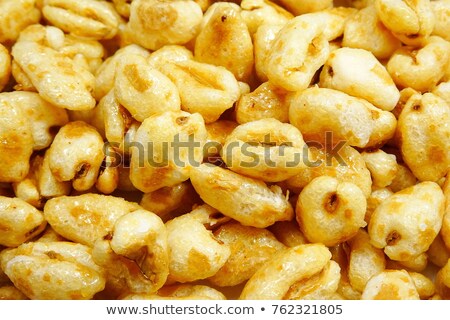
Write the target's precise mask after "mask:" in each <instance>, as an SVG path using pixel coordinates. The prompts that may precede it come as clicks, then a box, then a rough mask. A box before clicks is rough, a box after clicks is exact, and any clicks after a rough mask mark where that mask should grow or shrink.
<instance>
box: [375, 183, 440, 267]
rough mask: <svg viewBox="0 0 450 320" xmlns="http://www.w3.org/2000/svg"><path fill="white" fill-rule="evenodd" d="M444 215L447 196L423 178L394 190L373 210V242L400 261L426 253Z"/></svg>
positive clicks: (390, 256) (435, 185) (392, 257)
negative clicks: (396, 190)
mask: <svg viewBox="0 0 450 320" xmlns="http://www.w3.org/2000/svg"><path fill="white" fill-rule="evenodd" d="M443 216H444V196H443V193H442V190H441V188H440V187H439V186H438V185H437V184H436V183H434V182H422V183H419V184H417V185H415V186H412V187H409V188H406V189H404V190H402V191H400V192H397V193H395V194H394V195H392V196H391V197H389V198H387V199H386V200H385V201H383V202H382V203H381V204H380V205H379V206H378V207H377V208H376V209H375V211H374V212H373V214H372V217H371V219H370V222H369V228H368V231H369V235H370V239H371V243H372V244H373V245H374V246H375V247H377V248H381V249H384V252H385V253H386V255H387V256H388V257H389V258H391V259H393V260H398V261H406V260H411V259H412V258H414V257H416V256H418V255H420V254H422V253H424V252H425V251H427V250H428V248H429V246H430V245H431V243H432V242H433V240H434V238H435V237H436V236H437V234H438V232H439V230H440V229H441V226H442V218H443Z"/></svg>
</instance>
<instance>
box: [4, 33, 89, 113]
mask: <svg viewBox="0 0 450 320" xmlns="http://www.w3.org/2000/svg"><path fill="white" fill-rule="evenodd" d="M12 55H13V57H14V60H15V61H16V62H17V63H18V64H19V66H20V67H21V68H22V70H23V71H24V72H25V73H26V75H27V76H28V78H30V80H31V82H32V83H33V85H34V86H35V87H36V89H37V90H38V92H39V94H40V95H41V97H42V98H44V99H45V100H47V101H48V102H50V103H52V104H53V105H56V106H58V107H61V108H66V109H69V110H88V109H92V108H94V107H95V100H94V98H93V97H92V95H91V92H92V90H93V88H94V76H93V75H92V74H91V73H90V72H89V71H87V70H85V69H83V68H80V67H79V66H78V65H76V64H75V63H74V62H73V61H72V60H71V59H70V58H68V57H66V56H64V55H63V54H61V53H59V52H57V51H55V50H53V49H50V48H47V47H44V46H42V45H40V44H38V43H34V42H31V41H20V42H17V43H16V44H15V45H14V47H13V49H12Z"/></svg>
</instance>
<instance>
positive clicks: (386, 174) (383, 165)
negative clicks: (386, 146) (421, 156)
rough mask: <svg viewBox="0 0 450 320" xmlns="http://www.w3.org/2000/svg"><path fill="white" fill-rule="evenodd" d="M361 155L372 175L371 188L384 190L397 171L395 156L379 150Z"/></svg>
mask: <svg viewBox="0 0 450 320" xmlns="http://www.w3.org/2000/svg"><path fill="white" fill-rule="evenodd" d="M361 155H362V157H363V159H364V161H365V162H366V166H367V169H369V171H370V173H371V175H372V181H373V187H377V188H384V187H386V186H388V185H390V184H391V183H392V181H393V180H394V178H395V176H396V175H397V170H398V168H397V161H396V157H395V155H393V154H389V153H386V152H384V151H383V150H381V149H376V150H369V151H364V152H362V153H361Z"/></svg>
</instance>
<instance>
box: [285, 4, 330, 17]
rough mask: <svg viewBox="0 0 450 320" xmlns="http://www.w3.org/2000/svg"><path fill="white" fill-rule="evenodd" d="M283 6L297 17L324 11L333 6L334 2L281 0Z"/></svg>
mask: <svg viewBox="0 0 450 320" xmlns="http://www.w3.org/2000/svg"><path fill="white" fill-rule="evenodd" d="M280 2H281V4H282V5H283V6H284V7H286V8H287V9H288V10H289V11H290V12H292V13H293V14H295V15H296V16H298V15H301V14H304V13H309V12H317V11H322V10H324V9H327V8H330V7H332V6H333V0H302V1H298V0H280Z"/></svg>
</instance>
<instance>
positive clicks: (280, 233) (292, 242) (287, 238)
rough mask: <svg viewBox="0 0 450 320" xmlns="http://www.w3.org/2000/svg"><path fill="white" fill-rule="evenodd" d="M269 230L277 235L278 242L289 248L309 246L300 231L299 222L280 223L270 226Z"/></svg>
mask: <svg viewBox="0 0 450 320" xmlns="http://www.w3.org/2000/svg"><path fill="white" fill-rule="evenodd" d="M269 230H270V231H271V232H272V233H273V234H274V235H275V237H276V238H277V240H278V241H280V242H281V243H282V244H284V245H285V246H287V247H290V248H291V247H296V246H299V245H301V244H307V243H308V240H307V239H306V237H305V235H304V234H303V233H302V232H301V231H300V228H299V227H298V224H297V221H295V220H292V221H278V222H275V224H273V225H272V226H270V228H269Z"/></svg>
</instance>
